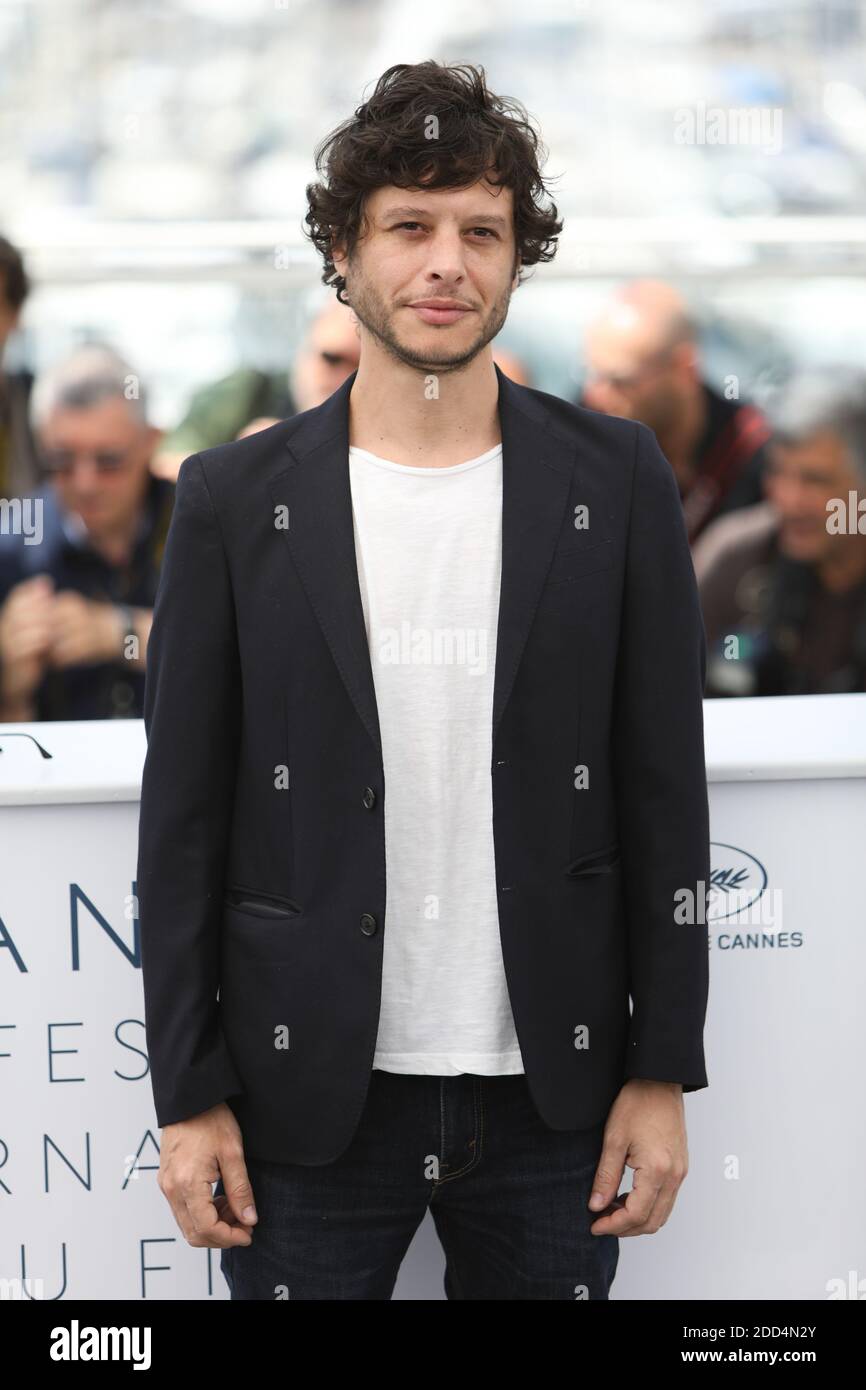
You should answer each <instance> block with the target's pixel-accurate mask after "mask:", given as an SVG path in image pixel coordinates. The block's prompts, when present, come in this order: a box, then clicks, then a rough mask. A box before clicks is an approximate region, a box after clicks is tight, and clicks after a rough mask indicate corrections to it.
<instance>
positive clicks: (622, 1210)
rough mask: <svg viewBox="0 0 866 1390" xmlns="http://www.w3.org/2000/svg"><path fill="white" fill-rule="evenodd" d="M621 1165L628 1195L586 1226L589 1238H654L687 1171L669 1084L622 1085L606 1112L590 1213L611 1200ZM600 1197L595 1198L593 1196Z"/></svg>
mask: <svg viewBox="0 0 866 1390" xmlns="http://www.w3.org/2000/svg"><path fill="white" fill-rule="evenodd" d="M626 1163H628V1166H629V1168H633V1169H634V1182H633V1185H632V1190H631V1192H629V1193H627V1194H626V1196H625V1197H624V1198H622V1197H620V1198H618V1199H617V1200H618V1205H617V1207H616V1209H615V1210H613V1211H611V1212H610V1213H605V1215H604V1216H601V1217H599V1219H598V1220H597V1221H595V1222H594V1223H593V1225H592V1226H590V1228H589V1229H590V1233H591V1234H592V1235H594V1236H607V1235H611V1236H642V1235H654V1234H655V1232H656V1231H657V1230H658V1229H659V1227H660V1226H663V1225H664V1224H665V1222H666V1221H667V1219H668V1217H669V1216H670V1214H671V1211H672V1210H673V1205H674V1202H675V1201H676V1196H677V1192H678V1191H679V1187H680V1183H681V1182H682V1181H683V1178H684V1177H685V1176H686V1173H687V1172H688V1171H689V1154H688V1146H687V1144H686V1121H685V1112H684V1109H683V1088H682V1086H681V1085H680V1083H679V1082H673V1081H627V1082H626V1083H625V1085H624V1086H623V1088H622V1090H621V1091H620V1093H619V1095H618V1096H617V1098H616V1100H615V1101H614V1103H613V1105H612V1106H611V1110H610V1114H609V1115H608V1117H607V1123H606V1125H605V1127H604V1144H603V1147H602V1151H601V1157H600V1158H599V1160H598V1167H597V1168H596V1173H595V1180H594V1182H593V1184H592V1197H591V1198H590V1203H589V1205H590V1209H591V1210H592V1211H602V1210H603V1208H605V1207H607V1206H609V1205H611V1204H612V1203H613V1202H614V1199H615V1198H617V1193H618V1191H619V1184H620V1182H621V1180H622V1175H623V1170H624V1168H625V1165H626ZM597 1194H600V1195H597Z"/></svg>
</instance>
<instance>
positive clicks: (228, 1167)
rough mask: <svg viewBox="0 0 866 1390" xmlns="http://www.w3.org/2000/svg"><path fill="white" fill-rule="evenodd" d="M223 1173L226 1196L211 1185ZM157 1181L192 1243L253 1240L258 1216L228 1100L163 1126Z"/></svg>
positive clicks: (220, 1245) (228, 1243) (249, 1242)
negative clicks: (213, 1189) (190, 1117)
mask: <svg viewBox="0 0 866 1390" xmlns="http://www.w3.org/2000/svg"><path fill="white" fill-rule="evenodd" d="M220 1177H221V1178H222V1181H223V1187H224V1188H225V1195H224V1196H223V1195H220V1196H219V1197H214V1195H213V1192H212V1191H211V1185H212V1184H213V1183H215V1182H216V1181H217V1179H218V1178H220ZM157 1182H158V1183H159V1189H160V1191H161V1192H162V1193H163V1195H164V1196H165V1197H167V1198H168V1202H169V1205H170V1206H171V1209H172V1211H173V1213H174V1219H175V1221H176V1222H177V1224H178V1226H179V1227H180V1229H181V1231H182V1232H183V1236H184V1239H185V1240H186V1242H187V1244H188V1245H193V1246H196V1247H199V1246H216V1247H217V1248H220V1249H222V1248H224V1247H227V1246H233V1245H252V1239H253V1238H252V1234H251V1230H250V1228H251V1227H252V1226H254V1225H255V1223H256V1221H257V1220H258V1217H257V1216H256V1211H255V1206H254V1204H253V1193H252V1188H251V1187H250V1180H249V1177H248V1175H247V1169H246V1164H245V1163H244V1151H243V1143H242V1141H241V1131H240V1126H239V1124H238V1122H237V1119H236V1118H235V1115H234V1111H233V1110H232V1109H231V1107H230V1106H229V1105H227V1104H226V1103H225V1101H221V1102H220V1104H219V1105H214V1106H213V1107H212V1108H211V1109H210V1110H204V1111H203V1112H202V1113H201V1114H200V1115H194V1116H193V1117H192V1119H190V1120H179V1121H178V1123H177V1124H173V1125H166V1126H165V1128H164V1129H163V1131H162V1144H161V1151H160V1158H159V1176H158V1178H157Z"/></svg>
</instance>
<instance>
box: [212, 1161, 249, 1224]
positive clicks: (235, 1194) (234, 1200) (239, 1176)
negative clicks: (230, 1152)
mask: <svg viewBox="0 0 866 1390" xmlns="http://www.w3.org/2000/svg"><path fill="white" fill-rule="evenodd" d="M220 1169H221V1172H222V1180H223V1190H224V1192H225V1194H226V1196H227V1197H228V1200H229V1206H230V1207H231V1209H232V1211H233V1212H234V1214H235V1216H236V1217H237V1219H238V1220H239V1221H242V1222H243V1223H244V1225H245V1226H252V1225H253V1224H254V1223H255V1222H256V1221H258V1216H257V1215H256V1207H255V1201H254V1198H253V1189H252V1188H251V1187H250V1179H249V1175H248V1173H247V1168H246V1164H245V1163H244V1161H243V1159H242V1158H238V1159H233V1160H232V1161H230V1162H227V1163H226V1164H225V1165H223V1164H220Z"/></svg>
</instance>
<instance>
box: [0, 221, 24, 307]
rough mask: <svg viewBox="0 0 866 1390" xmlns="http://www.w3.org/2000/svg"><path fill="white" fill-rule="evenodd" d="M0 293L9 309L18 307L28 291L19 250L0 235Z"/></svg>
mask: <svg viewBox="0 0 866 1390" xmlns="http://www.w3.org/2000/svg"><path fill="white" fill-rule="evenodd" d="M0 293H2V295H3V298H4V299H5V300H6V303H7V304H8V305H9V308H10V309H20V308H21V305H22V304H23V303H24V301H25V299H26V298H27V296H28V294H29V293H30V281H29V279H28V278H27V271H26V270H25V269H24V260H23V257H22V255H21V252H20V251H19V250H18V248H17V246H13V245H12V242H11V241H7V240H6V238H5V236H0Z"/></svg>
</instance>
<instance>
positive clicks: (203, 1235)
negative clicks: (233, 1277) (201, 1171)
mask: <svg viewBox="0 0 866 1390" xmlns="http://www.w3.org/2000/svg"><path fill="white" fill-rule="evenodd" d="M186 1211H187V1217H188V1219H189V1223H190V1226H191V1228H192V1232H193V1239H191V1240H190V1241H189V1243H190V1244H191V1245H192V1244H197V1245H211V1246H216V1247H218V1248H219V1249H224V1248H226V1247H228V1246H230V1245H251V1244H252V1236H251V1235H250V1232H249V1227H247V1226H240V1225H237V1226H236V1225H229V1224H228V1222H226V1221H223V1220H221V1218H220V1213H219V1211H218V1210H217V1208H216V1205H215V1204H214V1197H213V1192H212V1191H211V1185H210V1183H209V1182H208V1180H207V1178H202V1179H201V1180H200V1181H199V1182H197V1183H196V1184H195V1186H194V1188H193V1189H191V1190H190V1191H188V1192H187V1194H186ZM187 1239H189V1237H187Z"/></svg>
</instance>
